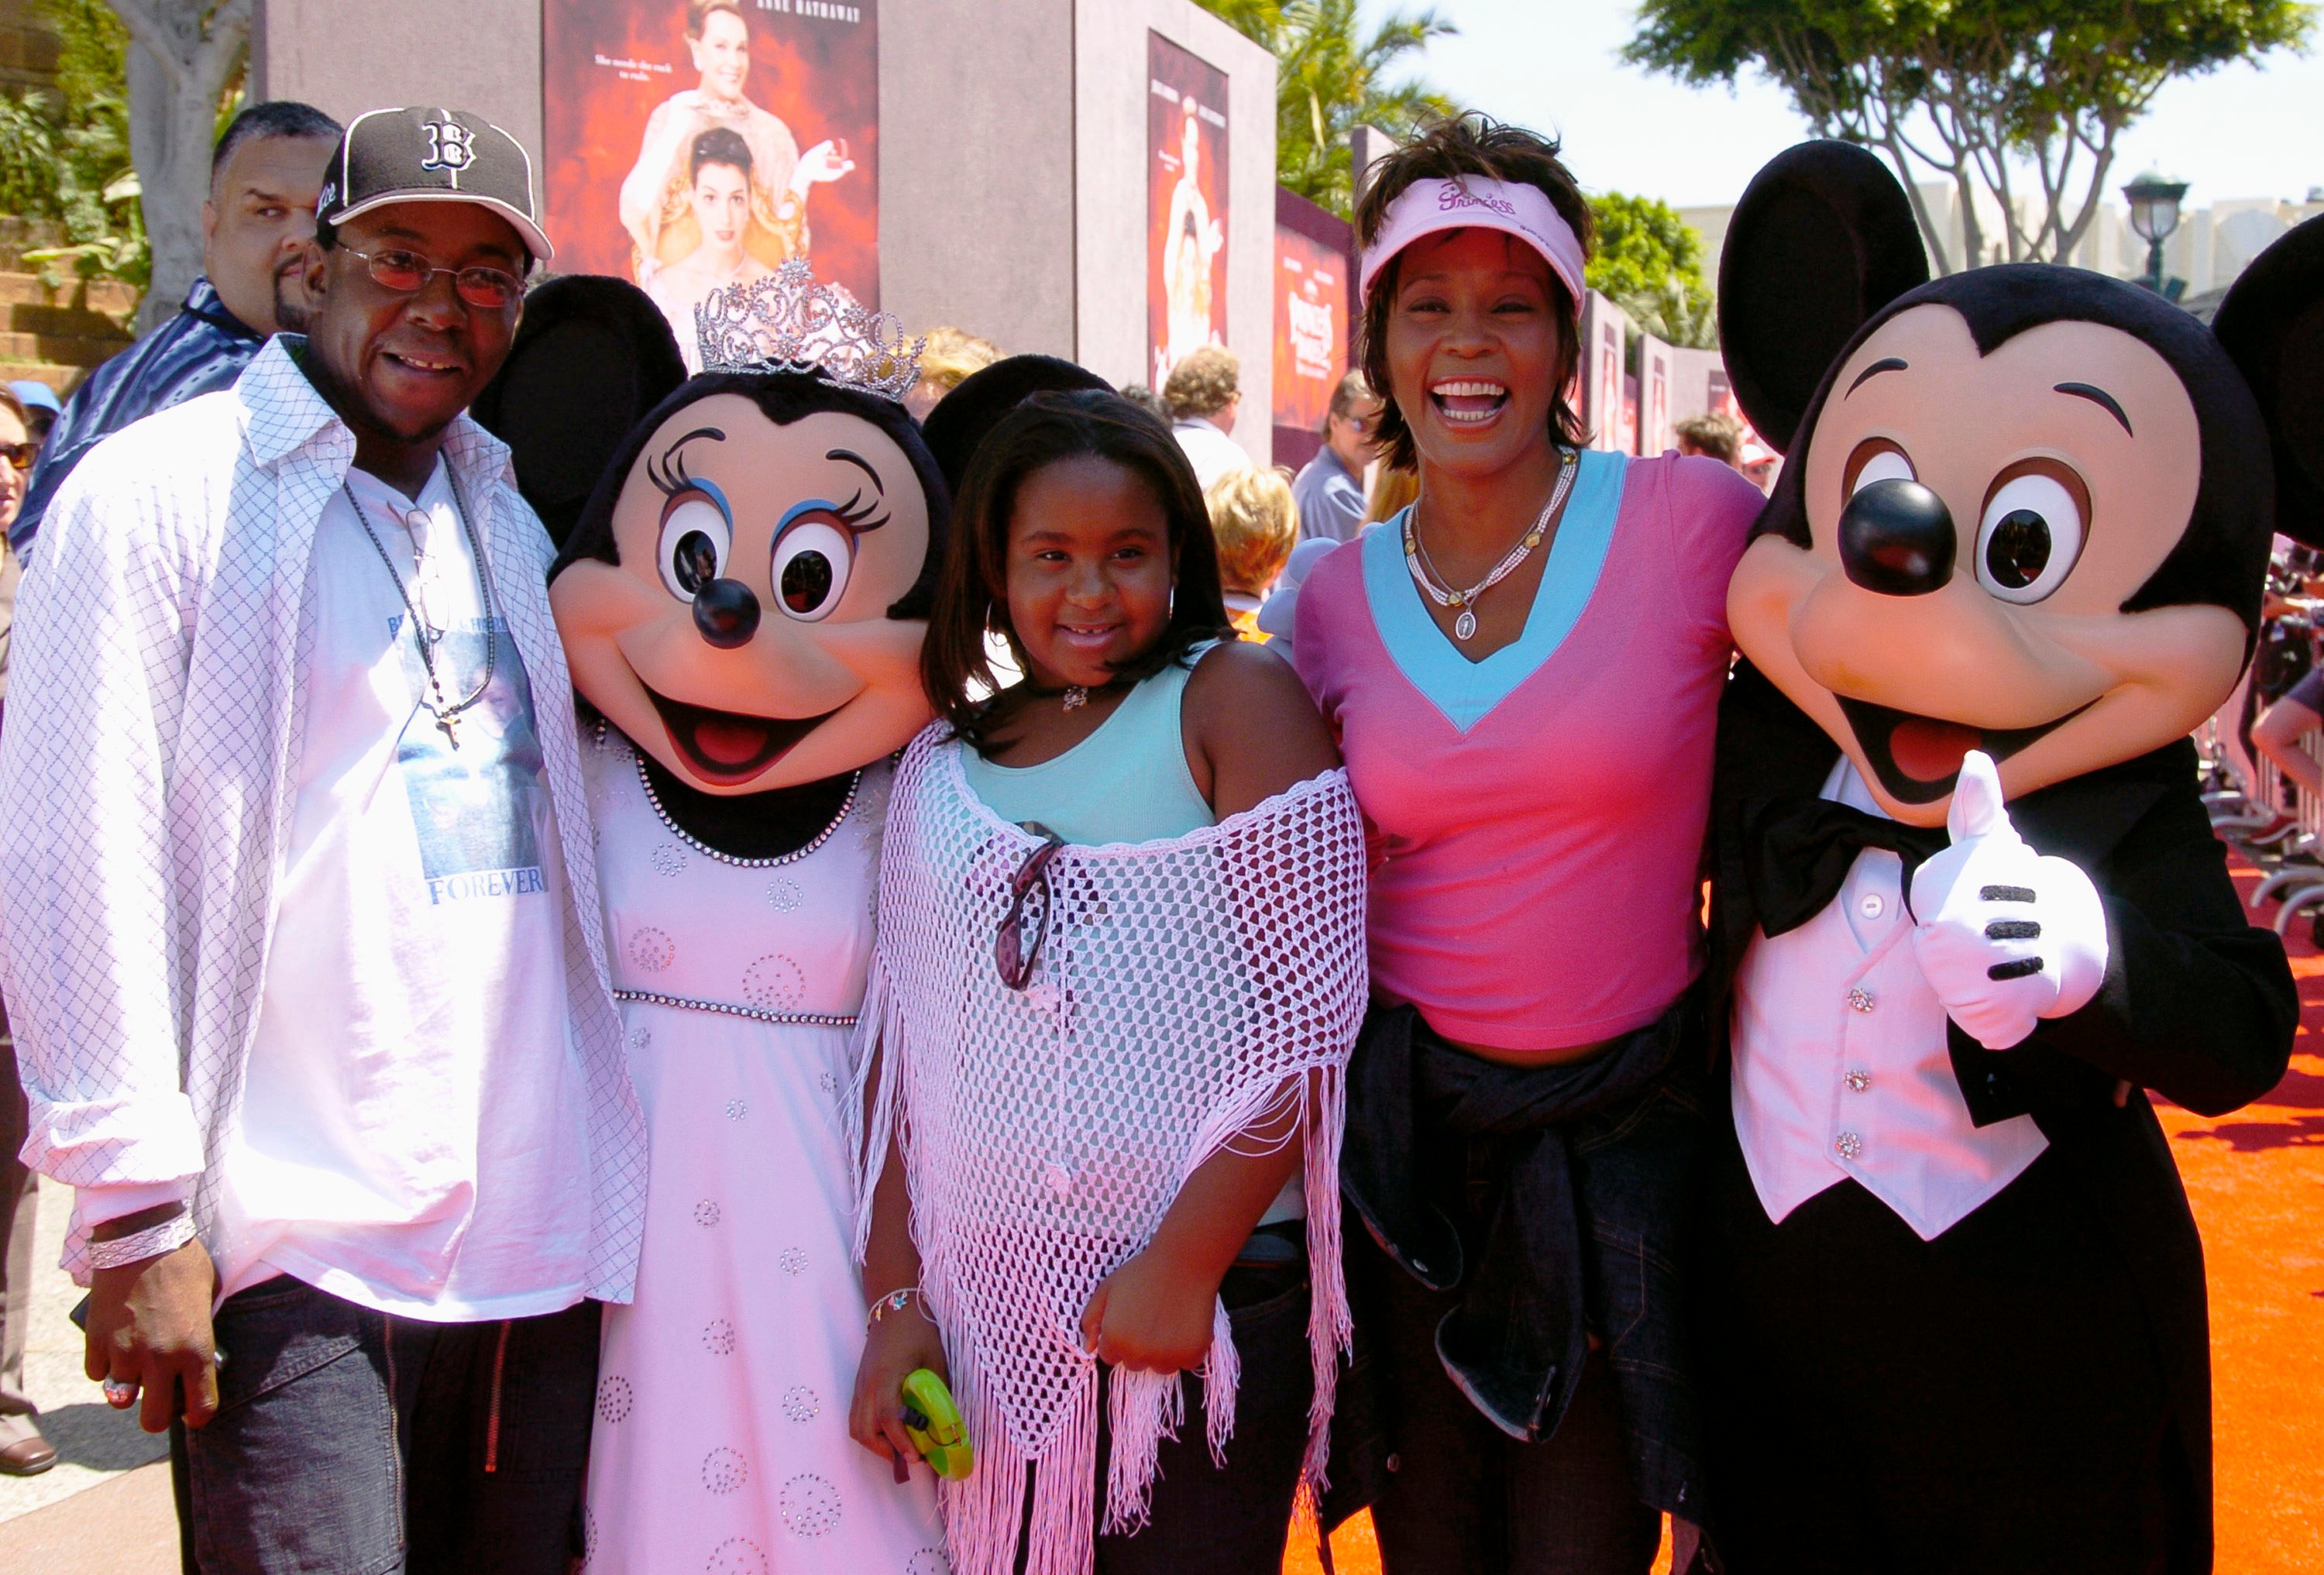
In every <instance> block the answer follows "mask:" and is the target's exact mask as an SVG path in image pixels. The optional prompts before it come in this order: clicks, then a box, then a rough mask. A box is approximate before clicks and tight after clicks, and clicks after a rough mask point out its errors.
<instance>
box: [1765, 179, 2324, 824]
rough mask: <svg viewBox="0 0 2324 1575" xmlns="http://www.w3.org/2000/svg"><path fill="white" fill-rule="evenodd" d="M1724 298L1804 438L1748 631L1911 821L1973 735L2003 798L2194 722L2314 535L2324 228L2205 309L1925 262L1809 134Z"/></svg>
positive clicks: (1772, 514) (1770, 197)
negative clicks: (2290, 548) (2202, 313)
mask: <svg viewBox="0 0 2324 1575" xmlns="http://www.w3.org/2000/svg"><path fill="white" fill-rule="evenodd" d="M1720 317H1721V341H1722V346H1723V349H1724V351H1725V355H1726V358H1727V364H1728V368H1729V375H1730V377H1731V378H1732V380H1733V383H1734V387H1735V390H1736V395H1737V398H1738V402H1739V403H1740V404H1741V405H1742V407H1743V411H1744V413H1745V414H1746V415H1747V416H1748V417H1749V418H1750V419H1751V421H1752V423H1753V425H1754V426H1755V427H1757V429H1758V430H1759V431H1760V432H1761V433H1762V434H1764V435H1767V436H1768V437H1775V436H1777V435H1781V434H1791V435H1792V436H1791V437H1790V441H1789V442H1788V444H1786V445H1785V456H1786V457H1785V464H1784V474H1783V475H1782V477H1781V479H1780V480H1779V482H1778V483H1777V484H1776V488H1775V494H1774V496H1773V497H1772V498H1771V499H1770V501H1769V503H1768V506H1767V509H1766V512H1765V513H1764V514H1763V515H1762V516H1761V519H1760V520H1759V524H1758V527H1757V533H1756V539H1754V541H1753V543H1752V545H1751V547H1750V548H1749V549H1748V551H1747V552H1746V554H1745V556H1744V558H1743V561H1742V564H1741V566H1739V567H1738V570H1737V572H1736V575H1735V578H1734V580H1733V582H1732V584H1731V585H1730V588H1729V595H1728V617H1729V625H1730V627H1731V628H1732V630H1733V632H1734V636H1735V640H1736V643H1737V645H1738V647H1739V648H1740V649H1742V651H1743V653H1744V655H1745V656H1746V657H1747V658H1748V659H1749V660H1750V661H1751V662H1752V663H1753V664H1754V665H1755V666H1756V667H1757V668H1759V669H1760V670H1761V671H1762V672H1763V673H1765V674H1766V677H1768V678H1769V679H1770V680H1772V681H1773V682H1774V683H1775V686H1777V687H1778V688H1779V689H1781V690H1782V691H1783V692H1784V695H1786V696H1787V697H1789V698H1790V699H1791V701H1792V702H1793V704H1794V705H1797V706H1799V707H1800V708H1801V710H1803V712H1805V713H1806V714H1808V715H1809V716H1810V717H1811V718H1812V719H1813V720H1814V721H1815V722H1816V723H1817V724H1818V725H1819V726H1821V728H1822V729H1823V730H1824V731H1825V732H1827V733H1829V734H1830V735H1831V737H1832V739H1833V740H1834V741H1837V742H1838V743H1839V744H1840V747H1841V749H1842V750H1844V751H1846V752H1847V754H1848V755H1849V759H1850V760H1852V761H1853V763H1854V764H1855V766H1856V768H1857V769H1858V772H1859V773H1861V775H1862V776H1863V778H1864V779H1865V781H1866V783H1867V785H1868V786H1869V787H1870V788H1871V790H1872V792H1873V794H1874V796H1875V797H1877V799H1878V800H1879V802H1880V804H1881V806H1882V807H1883V808H1884V809H1886V811H1887V812H1888V813H1889V814H1891V815H1895V817H1896V818H1898V819H1899V820H1903V821H1906V822H1910V823H1912V824H1922V825H1934V824H1941V823H1942V822H1943V820H1944V818H1945V812H1946V808H1947V806H1948V803H1949V800H1950V796H1951V793H1952V789H1953V785H1954V782H1955V780H1956V778H1957V777H1958V774H1959V772H1960V763H1961V760H1962V758H1963V756H1964V755H1965V754H1966V753H1967V752H1968V751H1970V750H1972V749H1977V750H1982V751H1985V752H1986V753H1987V754H1988V755H1991V756H1992V757H1994V758H1995V760H1997V761H1998V762H1999V763H2000V775H2001V782H2002V787H2003V789H2004V791H2005V793H2006V795H2007V796H2008V797H2012V798H2015V797H2020V796H2022V795H2024V794H2025V793H2028V792H2031V791H2033V789H2035V788H2041V787H2043V786H2046V785H2048V784H2050V783H2052V782H2057V781H2061V780H2063V779H2065V778H2070V777H2075V776H2080V775H2083V774H2085V773H2088V772H2089V771H2093V770H2096V769H2099V768H2101V767H2104V766H2107V765H2112V764H2114V763H2116V762H2118V761H2121V760H2128V759H2131V758H2133V757H2135V756H2137V755H2141V754H2144V753H2145V752H2146V751H2150V750H2153V749H2155V748H2157V747H2159V746H2160V745H2162V744H2163V743H2166V742H2168V741H2171V740H2172V739H2175V738H2180V737H2183V736H2184V735H2185V734H2187V733H2188V732H2190V731H2192V730H2193V729H2194V728H2195V727H2196V726H2197V725H2198V724H2199V723H2200V722H2201V721H2202V720H2203V718H2205V717H2206V716H2208V715H2209V714H2211V712H2213V711H2214V710H2216V709H2217V708H2218V705H2219V704H2220V702H2221V701H2222V700H2224V699H2225V698H2226V696H2227V693H2228V692H2229V690H2230V689H2231V688H2232V687H2233V686H2234V684H2235V682H2236V676H2237V674H2238V673H2239V672H2240V670H2241V669H2242V667H2243V664H2244V661H2245V659H2246V657H2247V656H2248V654H2249V651H2250V647H2251V640H2252V636H2253V632H2254V630H2255V627H2256V624H2257V622H2258V616H2259V603H2260V591H2261V584H2262V577H2263V571H2264V567H2265V565H2266V561H2267V555H2268V550H2269V543H2270V539H2271V531H2272V530H2282V531H2284V532H2285V533H2286V534H2289V535H2292V536H2294V537H2297V538H2300V539H2303V540H2309V541H2311V542H2313V541H2317V540H2319V539H2324V220H2310V222H2309V223H2308V224H2306V225H2303V226H2301V227H2300V228H2299V229H2297V230H2294V231H2293V232H2292V233H2291V234H2290V235H2286V236H2284V237H2283V238H2282V240H2280V241H2278V242H2277V243H2276V244H2274V245H2273V246H2272V247H2270V248H2269V249H2268V251H2267V252H2266V253H2264V254H2263V255H2262V256H2260V257H2259V258H2258V259H2256V260H2255V262H2254V263H2252V265H2251V266H2250V268H2249V269H2248V270H2246V272H2245V274H2244V275H2243V277H2242V278H2241V279H2240V280H2239V281H2237V283H2236V288H2235V289H2234V290H2233V291H2231V292H2230V294H2229V296H2228V298H2227V300H2226V301H2225V302H2224V303H2223V304H2222V305H2221V307H2220V309H2219V311H2218V324H2217V330H2216V332H2215V331H2214V330H2213V329H2212V328H2209V327H2205V326H2204V325H2203V324H2202V323H2201V322H2200V321H2199V320H2198V319H2197V318H2194V317H2193V316H2191V315H2190V314H2189V313H2187V312H2186V311H2184V310H2182V309H2180V308H2179V307H2178V306H2176V305H2174V304H2172V302H2170V301H2168V300H2165V299H2163V298H2162V297H2160V296H2158V295H2156V294H2154V293H2153V292H2152V291H2150V290H2144V289H2141V288H2140V287H2138V286H2135V285H2133V284H2130V283H2127V282H2125V281H2120V280H2115V279H2110V278H2107V277H2105V276H2103V275H2100V274H2097V273H2092V272H2087V271H2084V270H2081V269H2075V268H2065V267H2058V266H2052V265H2047V264H2036V263H2026V264H2009V265H2005V266H1997V267H1990V268H1980V269H1974V270H1971V271H1969V272H1964V273H1959V274H1955V275H1952V276H1950V277H1949V278H1945V279H1940V280H1937V281H1933V282H1931V281H1928V280H1927V264H1926V261H1925V256H1924V254H1923V251H1922V246H1921V241H1920V237H1919V234H1918V232H1917V230H1916V228H1915V226H1914V221H1913V216H1912V213H1911V210H1910V207H1908V205H1907V203H1906V200H1905V198H1904V192H1903V190H1902V189H1901V188H1900V187H1898V185H1897V184H1896V182H1895V178H1894V177H1893V176H1891V175H1890V174H1889V173H1888V171H1887V170H1886V168H1885V167H1884V166H1883V165H1882V164H1881V163H1880V161H1878V160H1877V158H1875V157H1874V156H1873V155H1872V154H1870V153H1868V152H1865V151H1864V150H1863V149H1861V148H1858V147H1854V146H1852V145H1850V144H1847V143H1834V142H1822V143H1805V144H1803V145H1802V146H1800V147H1798V148H1794V149H1792V150H1791V151H1789V152H1785V153H1784V154H1782V155H1780V156H1778V157H1777V158H1776V159H1775V161H1773V162H1772V163H1770V164H1769V165H1768V166H1767V167H1766V169H1765V170H1762V171H1761V172H1760V173H1759V175H1758V176H1757V178H1756V179H1755V180H1753V182H1752V184H1751V186H1750V188H1749V189H1748V191H1746V193H1745V194H1744V198H1743V200H1742V202H1741V203H1740V204H1738V207H1737V209H1736V214H1735V218H1734V221H1733V224H1732V226H1731V227H1730V229H1729V235H1728V240H1727V244H1726V248H1725V253H1724V255H1723V257H1722V260H1721V264H1720Z"/></svg>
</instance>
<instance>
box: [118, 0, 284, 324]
mask: <svg viewBox="0 0 2324 1575" xmlns="http://www.w3.org/2000/svg"><path fill="white" fill-rule="evenodd" d="M108 3H109V4H110V5H112V7H113V9H114V12H115V14H116V15H118V16H119V17H120V18H121V22H122V25H123V26H124V27H126V28H127V29H128V30H129V36H130V39H131V40H132V41H134V43H135V45H136V46H137V47H136V48H134V49H133V50H131V51H129V58H128V61H127V65H128V77H129V152H130V156H131V158H132V159H133V160H134V161H135V162H136V166H137V179H138V183H139V185H140V187H141V188H142V189H143V207H144V213H145V233H146V235H147V236H148V237H150V238H151V240H152V247H153V279H152V288H151V289H149V290H147V291H146V294H145V300H144V304H143V306H142V307H140V308H139V309H138V313H137V327H138V330H139V331H140V332H141V333H142V332H143V331H144V330H145V329H147V328H149V327H152V326H153V324H154V323H156V322H158V321H160V320H161V319H162V318H166V317H168V316H169V315H170V314H171V313H172V312H174V311H176V310H177V309H178V303H179V302H180V300H182V299H185V293H186V290H187V287H188V286H189V285H191V284H192V283H193V281H194V278H195V276H196V275H197V274H198V273H200V272H201V271H202V199H203V198H205V197H207V196H208V194H209V186H210V148H211V145H212V143H213V142H214V140H215V138H216V135H217V114H218V105H219V102H220V101H221V100H222V99H223V98H225V97H226V91H227V89H228V88H229V87H230V85H231V84H232V83H233V81H234V79H235V76H236V75H237V74H238V73H239V72H240V71H241V69H242V66H243V60H244V55H245V53H246V51H248V48H249V44H250V7H251V0H108Z"/></svg>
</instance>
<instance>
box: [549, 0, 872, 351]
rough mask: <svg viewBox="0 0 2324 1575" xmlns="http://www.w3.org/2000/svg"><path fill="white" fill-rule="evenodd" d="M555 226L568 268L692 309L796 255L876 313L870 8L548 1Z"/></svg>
mask: <svg viewBox="0 0 2324 1575" xmlns="http://www.w3.org/2000/svg"><path fill="white" fill-rule="evenodd" d="M540 53H541V67H540V69H541V99H542V111H543V114H542V127H541V140H542V143H543V144H544V147H545V157H544V160H543V161H544V163H545V165H546V166H547V167H546V169H545V170H544V171H543V181H542V184H543V188H544V196H545V205H546V214H545V221H546V228H547V229H548V231H549V238H550V239H551V240H552V241H554V242H555V243H556V244H557V263H556V266H557V270H558V272H560V273H611V274H615V275H618V276H619V277H621V278H623V279H630V280H634V281H637V282H638V283H639V284H641V285H643V286H644V287H645V290H646V292H647V293H648V294H649V295H650V296H652V297H653V299H654V301H655V303H656V304H657V305H659V307H660V308H661V309H662V311H663V314H664V315H665V316H667V317H668V318H669V320H670V326H671V327H672V328H673V329H674V330H675V331H676V333H677V335H678V345H679V347H680V348H681V349H682V350H683V351H684V352H685V354H686V359H687V367H688V369H689V370H695V369H698V362H697V358H696V348H695V330H694V307H695V304H696V302H698V301H699V300H701V299H702V298H703V297H704V296H705V295H706V294H708V293H709V292H710V291H711V290H715V289H718V288H720V287H721V286H724V285H730V284H737V283H748V282H749V281H752V280H754V279H763V278H765V277H766V276H768V275H769V274H770V273H771V272H774V270H775V269H777V268H779V266H781V265H782V264H783V263H785V262H788V260H789V259H791V258H793V257H805V258H807V261H808V262H809V263H810V264H811V265H812V266H813V267H814V269H815V272H816V277H817V278H818V279H821V280H823V281H827V282H832V283H836V284H840V285H844V287H846V289H847V290H850V291H852V292H853V294H854V296H855V298H856V299H858V300H860V301H862V302H863V303H864V304H865V305H866V306H871V307H876V306H878V305H879V302H880V204H879V194H880V161H879V136H880V130H879V126H880V28H879V11H878V0H847V3H845V4H841V3H839V0H549V4H547V5H544V6H543V8H542V14H541V47H540Z"/></svg>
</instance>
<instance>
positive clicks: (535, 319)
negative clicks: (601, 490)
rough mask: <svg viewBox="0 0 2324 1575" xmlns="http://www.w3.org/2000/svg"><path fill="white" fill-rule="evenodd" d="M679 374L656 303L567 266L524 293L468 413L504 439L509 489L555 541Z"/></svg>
mask: <svg viewBox="0 0 2324 1575" xmlns="http://www.w3.org/2000/svg"><path fill="white" fill-rule="evenodd" d="M685 381H686V364H685V363H684V362H683V361H681V360H680V359H679V358H678V341H677V339H676V338H674V337H672V336H671V334H670V331H669V321H668V319H666V318H663V316H662V315H661V309H660V308H659V307H657V306H656V305H654V303H653V301H652V300H651V299H650V298H649V297H648V296H647V295H646V292H645V291H644V290H640V289H639V288H638V287H637V286H636V285H634V284H632V283H630V282H628V281H626V280H621V279H607V278H603V277H600V276H598V275H595V274H586V273H575V274H569V275H567V277H565V278H563V279H552V280H550V281H548V282H547V283H545V284H542V285H540V286H539V287H538V288H537V289H535V290H533V291H532V292H531V293H530V294H529V295H527V296H526V297H525V298H524V321H523V323H522V324H521V325H520V326H519V327H518V328H517V331H516V343H515V344H513V345H511V346H509V357H508V360H507V361H506V362H505V363H503V364H502V366H501V370H500V373H499V375H498V376H496V377H494V378H493V381H492V382H489V383H487V384H486V385H485V387H484V392H483V393H481V394H478V395H477V396H476V402H475V406H474V407H473V408H472V410H471V413H472V414H473V415H475V418H476V420H477V421H478V423H479V424H481V425H482V426H483V427H484V430H486V431H487V432H490V433H491V434H493V436H494V437H498V438H499V439H500V440H501V441H502V442H503V443H506V444H507V445H508V446H509V448H510V451H511V453H512V455H513V456H514V458H515V462H516V484H517V490H518V491H519V492H521V493H523V494H524V501H525V502H528V503H530V504H531V505H532V511H533V512H534V513H536V514H539V516H540V520H541V523H542V524H544V525H546V526H547V527H548V528H549V539H550V540H552V541H554V542H556V543H557V545H558V546H559V547H563V546H564V545H565V539H566V537H567V536H568V535H570V534H571V533H572V530H573V524H574V521H575V520H578V519H579V518H580V516H581V510H582V507H583V506H584V505H585V504H586V503H587V502H588V501H589V493H590V489H591V488H593V487H595V485H596V484H597V477H598V476H599V475H601V474H604V469H605V464H606V462H607V461H608V460H610V459H612V458H613V454H614V451H615V450H617V449H619V448H620V447H621V446H622V438H623V437H626V436H628V434H629V430H630V428H632V427H634V426H636V425H637V423H638V419H639V418H640V417H641V416H643V415H644V414H645V413H646V412H647V411H648V410H652V409H653V408H654V407H655V406H656V405H658V404H659V403H661V401H663V400H665V399H667V398H669V395H670V393H671V391H673V390H675V389H676V388H677V387H678V384H679V383H681V382H685Z"/></svg>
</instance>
